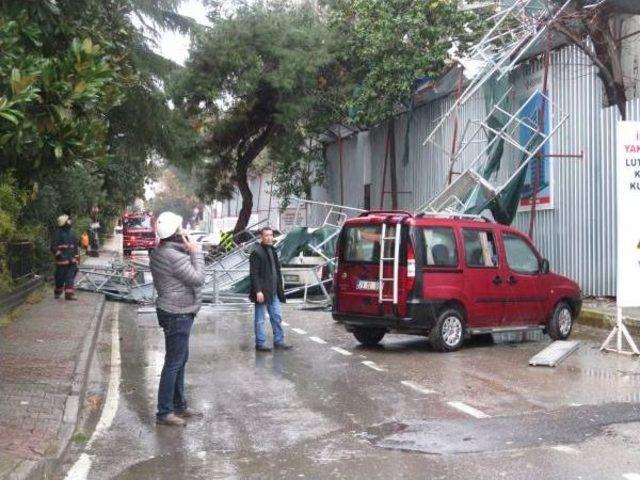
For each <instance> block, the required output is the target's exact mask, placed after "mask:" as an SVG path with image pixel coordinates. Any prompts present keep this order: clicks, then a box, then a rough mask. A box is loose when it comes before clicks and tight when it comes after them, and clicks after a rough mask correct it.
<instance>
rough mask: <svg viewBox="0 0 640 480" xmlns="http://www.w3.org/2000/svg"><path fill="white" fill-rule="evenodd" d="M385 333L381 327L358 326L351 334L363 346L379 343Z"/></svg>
mask: <svg viewBox="0 0 640 480" xmlns="http://www.w3.org/2000/svg"><path fill="white" fill-rule="evenodd" d="M386 333H387V332H386V330H384V329H383V328H363V327H358V328H356V329H355V330H354V331H353V336H354V337H356V340H358V341H359V342H360V343H361V344H363V345H364V346H365V347H373V346H375V345H377V344H378V343H380V340H382V338H383V337H384V335H385V334H386Z"/></svg>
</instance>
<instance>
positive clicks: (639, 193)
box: [617, 122, 640, 307]
mask: <svg viewBox="0 0 640 480" xmlns="http://www.w3.org/2000/svg"><path fill="white" fill-rule="evenodd" d="M617 162H618V165H617V179H618V181H617V187H618V189H617V190H618V196H617V198H618V292H617V298H618V300H617V303H618V307H637V306H640V288H638V284H639V283H640V122H619V123H618V159H617Z"/></svg>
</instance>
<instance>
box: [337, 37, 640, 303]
mask: <svg viewBox="0 0 640 480" xmlns="http://www.w3.org/2000/svg"><path fill="white" fill-rule="evenodd" d="M526 68H527V69H530V70H531V71H532V72H535V71H537V70H539V69H540V68H541V65H540V62H537V63H534V64H529V65H527V67H526ZM550 94H551V99H552V102H553V103H554V104H555V105H556V106H557V107H559V108H560V109H562V110H564V111H565V112H566V113H568V114H569V115H570V117H569V120H568V121H567V123H566V124H565V125H564V126H563V127H562V128H561V129H560V130H559V131H558V133H557V134H556V135H555V137H554V138H553V139H552V141H551V145H550V151H551V153H554V154H559V153H569V154H576V153H580V152H581V151H584V158H583V159H571V158H556V159H552V160H551V168H552V172H553V174H552V184H553V186H552V196H553V208H552V209H549V210H538V211H537V213H536V223H535V232H534V241H535V243H536V245H537V246H538V248H539V249H540V251H541V252H542V253H543V254H544V255H545V256H546V257H547V258H548V259H549V261H550V263H551V266H552V269H553V270H554V271H556V272H558V273H561V274H565V275H568V276H570V277H572V278H574V279H576V280H577V281H578V283H579V284H580V285H581V287H582V289H583V291H584V293H585V294H587V295H608V296H612V295H615V291H616V284H615V282H616V279H615V273H616V268H615V262H616V256H615V242H616V232H615V201H616V199H615V156H616V147H615V143H616V122H617V120H618V111H617V109H616V108H606V109H604V108H603V106H602V105H603V101H602V100H603V93H602V86H601V83H600V80H599V79H598V78H597V76H596V71H595V68H593V67H592V66H591V62H590V61H589V60H588V59H587V58H586V56H585V55H584V54H583V53H582V52H580V51H579V50H578V49H577V48H575V47H567V48H564V49H562V50H559V51H556V52H554V54H553V57H552V67H551V71H550ZM453 101H454V96H453V95H451V96H449V97H446V98H442V99H438V100H436V101H434V102H431V103H429V104H427V105H423V106H420V107H418V108H417V109H416V111H415V112H414V118H413V122H412V125H411V129H410V134H409V162H408V163H407V165H404V164H403V162H402V155H403V148H404V136H405V128H406V123H405V122H406V116H402V117H400V118H399V119H397V120H396V155H397V167H398V189H399V190H401V191H408V192H412V193H411V195H403V194H401V195H399V206H400V207H401V208H409V209H411V208H414V207H415V206H416V205H419V204H422V203H424V202H425V201H427V200H429V199H430V198H432V197H433V196H434V195H435V194H437V193H438V192H439V191H440V190H442V188H443V187H444V185H445V182H446V179H447V172H448V156H447V155H446V153H444V152H441V151H438V150H437V149H436V148H435V147H433V146H430V145H427V146H423V145H422V142H423V140H424V138H425V137H426V134H427V133H428V132H429V131H430V130H431V129H433V127H434V126H435V124H436V122H437V121H438V119H439V118H440V116H441V115H443V114H444V113H445V112H446V111H447V109H448V108H449V106H450V105H451V104H452V103H453ZM551 114H552V116H553V112H552V113H551ZM484 116H485V105H484V99H483V98H482V96H481V95H480V94H477V95H476V96H475V97H474V98H472V99H471V100H470V101H469V102H467V103H466V104H465V106H464V107H463V108H462V109H461V112H460V119H459V129H463V128H464V126H465V123H466V121H467V120H468V119H482V118H483V117H484ZM627 116H628V119H629V120H640V100H638V99H634V100H632V101H630V102H629V106H628V112H627ZM552 123H553V119H552ZM386 131H387V128H386V126H384V125H383V126H379V127H376V128H373V129H371V131H370V132H369V134H368V142H369V149H370V155H371V182H372V185H371V205H372V208H379V207H380V194H381V189H382V172H383V163H384V155H385V142H386ZM440 136H441V138H439V139H436V140H437V141H438V143H439V144H440V145H446V146H448V149H450V146H451V141H452V136H453V124H451V126H449V127H448V128H445V129H443V131H442V133H441V134H440ZM480 148H481V146H480V145H477V146H476V145H472V146H471V147H470V149H469V152H468V153H467V154H466V155H465V156H464V158H463V162H462V165H458V166H457V167H458V168H456V170H457V171H462V170H464V169H465V168H466V166H467V165H468V163H469V162H470V161H471V160H472V159H473V158H474V156H475V155H474V153H475V154H477V153H478V151H479V150H480ZM363 151H364V149H363V148H362V140H360V148H358V138H357V137H356V135H354V136H352V137H350V138H348V139H344V140H343V175H344V176H343V182H344V192H345V195H344V204H345V205H349V206H355V207H361V208H362V207H363V205H364V195H363V178H364V175H365V172H364V170H363V169H364V161H363V158H362V156H363V155H362V152H363ZM337 160H338V157H337V145H336V144H332V145H329V146H328V148H327V184H326V189H327V199H328V200H329V201H334V202H339V201H340V178H339V170H338V161H337ZM385 189H386V190H390V182H389V173H388V172H387V179H386V188H385ZM384 198H385V201H384V208H389V207H390V206H391V199H390V195H385V196H384ZM528 225H529V213H528V212H521V213H518V215H517V216H516V220H515V222H514V226H515V227H516V228H519V229H520V230H522V231H525V232H526V231H527V230H528Z"/></svg>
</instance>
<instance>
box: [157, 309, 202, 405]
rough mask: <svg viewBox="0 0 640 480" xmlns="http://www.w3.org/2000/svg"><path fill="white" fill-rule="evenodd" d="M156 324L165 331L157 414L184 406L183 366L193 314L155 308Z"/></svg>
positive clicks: (187, 356)
mask: <svg viewBox="0 0 640 480" xmlns="http://www.w3.org/2000/svg"><path fill="white" fill-rule="evenodd" d="M157 313H158V323H159V324H160V326H161V327H162V329H163V330H164V345H165V354H164V366H163V367H162V373H161V374H160V386H159V388H158V413H157V415H158V416H159V417H161V416H163V415H167V414H169V413H172V412H174V411H175V410H184V409H186V408H187V400H186V399H185V397H184V367H185V365H186V363H187V360H188V359H189V335H190V334H191V326H192V325H193V317H194V315H193V314H192V313H183V314H175V313H167V312H165V311H163V310H160V309H158V310H157Z"/></svg>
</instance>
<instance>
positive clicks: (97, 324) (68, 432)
mask: <svg viewBox="0 0 640 480" xmlns="http://www.w3.org/2000/svg"><path fill="white" fill-rule="evenodd" d="M105 304H106V298H105V297H104V296H103V295H101V296H100V297H99V300H98V303H97V304H96V307H95V309H94V311H93V315H92V317H91V323H90V327H89V333H88V335H87V336H86V337H85V339H84V343H83V344H82V349H81V350H80V353H79V354H78V356H77V357H76V366H75V370H74V373H73V381H72V384H71V391H70V392H69V395H68V397H67V400H66V402H65V407H64V415H63V418H62V424H61V425H60V429H59V430H58V440H59V447H58V450H57V451H56V452H55V454H54V455H53V456H51V457H47V458H43V459H41V460H39V461H37V462H32V463H31V465H24V467H23V468H22V469H21V471H19V470H15V471H14V472H12V474H11V475H10V477H9V478H10V479H11V480H38V479H42V478H51V477H52V475H53V474H54V473H55V472H56V471H57V470H58V467H59V466H60V462H61V460H62V458H63V457H64V455H65V453H66V452H67V450H68V449H69V447H70V445H71V442H72V440H73V434H74V432H75V430H76V428H77V426H78V422H79V420H80V411H81V407H82V403H83V400H84V395H85V389H86V386H87V377H88V372H89V367H90V365H91V362H92V360H93V357H94V353H95V348H96V345H97V343H98V336H99V333H100V328H101V326H102V321H103V319H104V312H105Z"/></svg>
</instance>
